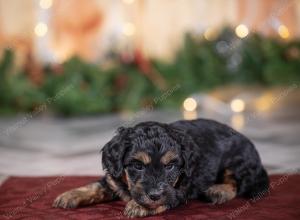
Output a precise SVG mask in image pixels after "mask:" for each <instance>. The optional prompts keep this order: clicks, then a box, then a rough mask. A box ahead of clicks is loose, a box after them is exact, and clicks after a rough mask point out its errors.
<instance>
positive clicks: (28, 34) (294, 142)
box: [0, 0, 300, 180]
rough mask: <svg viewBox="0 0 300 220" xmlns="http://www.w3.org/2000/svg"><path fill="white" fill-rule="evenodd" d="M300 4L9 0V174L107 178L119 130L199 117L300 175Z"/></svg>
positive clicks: (0, 49)
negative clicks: (106, 148) (104, 155)
mask: <svg viewBox="0 0 300 220" xmlns="http://www.w3.org/2000/svg"><path fill="white" fill-rule="evenodd" d="M299 37H300V1H299V0H264V1H259V0H209V1H208V0H189V1H186V0H89V1H86V0H26V1H24V0H9V1H7V0H0V178H1V179H2V180H3V179H5V178H6V177H7V176H11V175H22V176H24V175H27V176H28V175H30V176H31V175H58V174H63V175H99V174H102V173H103V170H102V168H101V161H100V154H99V151H100V149H101V147H102V146H103V145H104V144H105V143H106V142H107V141H108V140H109V139H110V138H111V137H112V135H113V134H114V131H115V130H116V128H118V127H119V126H133V125H134V124H136V123H138V122H140V121H144V120H155V121H161V122H171V121H175V120H180V119H187V120H191V119H195V118H198V117H204V118H212V119H215V120H218V121H221V122H223V123H226V124H228V125H230V126H232V127H234V128H235V129H237V130H239V131H241V132H242V133H244V134H245V135H247V136H248V137H249V138H250V139H251V140H253V142H254V143H255V144H256V146H257V148H258V150H259V152H260V154H261V157H262V160H263V162H264V164H265V165H266V167H267V169H268V171H269V172H270V173H281V172H294V171H295V170H296V169H299V168H300V162H299V161H300V146H299V144H300V140H299V134H300V124H299V121H300V90H299V86H300V84H299V83H300V38H299Z"/></svg>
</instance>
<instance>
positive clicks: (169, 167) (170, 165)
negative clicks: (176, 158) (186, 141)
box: [165, 163, 175, 170]
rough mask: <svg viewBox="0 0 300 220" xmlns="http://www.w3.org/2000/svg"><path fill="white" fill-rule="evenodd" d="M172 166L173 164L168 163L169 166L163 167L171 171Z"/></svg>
mask: <svg viewBox="0 0 300 220" xmlns="http://www.w3.org/2000/svg"><path fill="white" fill-rule="evenodd" d="M174 166H175V165H174V164H173V163H169V164H167V165H165V168H166V169H167V170H172V169H173V168H174Z"/></svg>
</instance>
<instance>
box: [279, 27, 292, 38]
mask: <svg viewBox="0 0 300 220" xmlns="http://www.w3.org/2000/svg"><path fill="white" fill-rule="evenodd" d="M277 31H278V34H279V35H280V37H281V38H283V39H287V38H289V37H290V32H289V29H288V28H287V27H286V26H285V25H283V24H282V25H280V26H279V27H278V30H277Z"/></svg>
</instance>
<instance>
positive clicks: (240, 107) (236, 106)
mask: <svg viewBox="0 0 300 220" xmlns="http://www.w3.org/2000/svg"><path fill="white" fill-rule="evenodd" d="M230 107H231V110H232V111H234V112H242V111H244V110H245V102H244V101H243V100H241V99H234V100H232V101H231V103H230Z"/></svg>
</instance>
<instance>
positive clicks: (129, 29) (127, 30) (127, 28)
mask: <svg viewBox="0 0 300 220" xmlns="http://www.w3.org/2000/svg"><path fill="white" fill-rule="evenodd" d="M123 33H124V34H125V35H126V36H132V35H134V34H135V26H134V24H132V23H126V24H124V27H123Z"/></svg>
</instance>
